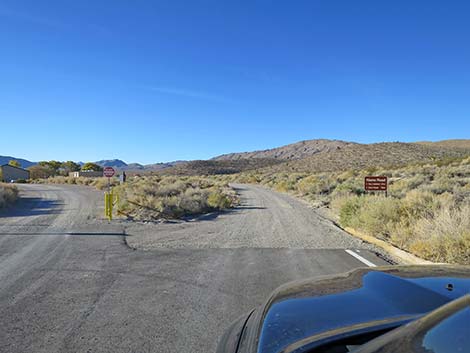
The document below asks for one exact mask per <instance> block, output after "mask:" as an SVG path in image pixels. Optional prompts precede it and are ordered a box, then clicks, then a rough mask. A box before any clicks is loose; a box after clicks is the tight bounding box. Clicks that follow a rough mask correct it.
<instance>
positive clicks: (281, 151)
mask: <svg viewBox="0 0 470 353" xmlns="http://www.w3.org/2000/svg"><path fill="white" fill-rule="evenodd" d="M355 144H356V143H354V142H346V141H340V140H326V139H317V140H307V141H300V142H296V143H292V144H289V145H286V146H282V147H277V148H271V149H267V150H262V151H253V152H241V153H228V154H223V155H221V156H217V157H214V158H212V159H213V160H216V161H225V160H232V161H233V160H240V159H253V158H262V159H282V160H295V159H303V158H306V157H309V156H312V155H315V154H317V153H325V152H332V151H336V150H339V149H341V148H344V147H346V146H351V145H355Z"/></svg>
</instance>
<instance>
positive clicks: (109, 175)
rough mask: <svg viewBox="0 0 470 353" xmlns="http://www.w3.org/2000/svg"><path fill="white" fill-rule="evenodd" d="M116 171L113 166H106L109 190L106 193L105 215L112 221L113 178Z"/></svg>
mask: <svg viewBox="0 0 470 353" xmlns="http://www.w3.org/2000/svg"><path fill="white" fill-rule="evenodd" d="M115 173H116V171H115V170H114V168H113V167H105V168H104V169H103V175H104V176H105V177H107V178H108V191H107V192H105V193H104V213H105V216H106V217H108V219H109V220H110V221H111V220H112V219H113V202H114V200H113V193H112V192H111V178H112V177H113V176H114V174H115Z"/></svg>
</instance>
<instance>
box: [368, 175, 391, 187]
mask: <svg viewBox="0 0 470 353" xmlns="http://www.w3.org/2000/svg"><path fill="white" fill-rule="evenodd" d="M387 184H388V182H387V177H386V176H366V177H365V178H364V189H365V190H366V191H387Z"/></svg>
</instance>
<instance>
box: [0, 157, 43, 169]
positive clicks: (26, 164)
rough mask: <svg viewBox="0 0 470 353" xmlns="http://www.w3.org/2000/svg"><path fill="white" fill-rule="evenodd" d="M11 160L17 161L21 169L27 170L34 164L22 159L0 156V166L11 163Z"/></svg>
mask: <svg viewBox="0 0 470 353" xmlns="http://www.w3.org/2000/svg"><path fill="white" fill-rule="evenodd" d="M12 159H14V160H15V161H18V163H20V165H21V168H29V167H31V166H33V165H35V164H36V163H35V162H31V161H28V160H26V159H22V158H16V157H11V156H0V165H3V164H8V162H9V161H11V160H12Z"/></svg>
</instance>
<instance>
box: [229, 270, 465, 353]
mask: <svg viewBox="0 0 470 353" xmlns="http://www.w3.org/2000/svg"><path fill="white" fill-rule="evenodd" d="M449 284H450V285H451V286H449ZM451 287H452V288H451ZM469 292H470V270H469V268H468V267H459V266H424V267H423V266H389V267H382V268H366V269H358V270H354V271H351V272H348V273H346V274H343V275H338V276H329V277H321V278H316V279H310V280H306V281H301V282H293V283H289V284H287V285H284V286H282V287H280V288H278V289H277V290H276V291H275V292H274V293H273V294H272V295H271V297H270V298H269V300H268V301H267V302H266V304H265V305H264V306H263V307H262V308H259V309H257V310H256V311H255V312H254V313H253V314H252V315H251V316H250V319H249V320H248V321H247V323H246V325H245V328H244V332H243V335H241V340H240V342H239V344H238V347H239V348H238V349H239V350H238V351H239V352H247V353H248V352H249V353H252V352H258V353H274V352H292V351H296V350H297V349H300V347H302V346H304V345H308V343H309V342H315V341H320V340H327V339H333V338H334V337H336V336H338V337H342V336H344V335H347V333H348V332H353V331H358V330H359V331H360V330H364V329H367V328H368V327H378V328H386V327H392V326H399V325H402V324H404V323H406V322H409V321H412V320H416V319H417V318H419V317H421V316H422V315H423V314H426V313H428V312H430V311H432V310H434V309H436V308H438V307H440V306H442V305H444V304H446V303H448V302H450V301H452V300H454V299H456V298H459V297H461V296H463V295H465V294H468V293H469Z"/></svg>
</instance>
